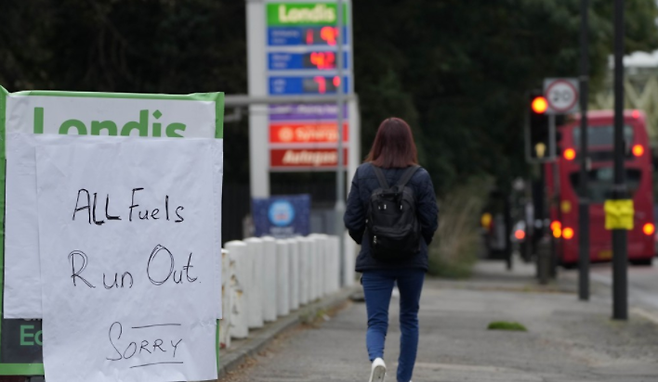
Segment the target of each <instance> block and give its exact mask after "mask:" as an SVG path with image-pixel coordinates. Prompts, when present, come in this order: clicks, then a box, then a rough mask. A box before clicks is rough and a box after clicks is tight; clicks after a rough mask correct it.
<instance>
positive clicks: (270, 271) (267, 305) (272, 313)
mask: <svg viewBox="0 0 658 382" xmlns="http://www.w3.org/2000/svg"><path fill="white" fill-rule="evenodd" d="M261 239H262V240H263V284H262V286H263V289H261V296H263V300H262V301H263V320H264V321H266V322H271V321H276V314H277V309H276V301H277V296H276V291H277V272H276V270H277V268H276V239H275V238H273V237H270V236H265V237H263V238H261Z"/></svg>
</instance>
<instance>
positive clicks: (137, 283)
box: [0, 88, 224, 382]
mask: <svg viewBox="0 0 658 382" xmlns="http://www.w3.org/2000/svg"><path fill="white" fill-rule="evenodd" d="M223 109H224V105H223V94H222V93H208V94H192V95H180V96H179V95H148V94H144V95H142V94H115V93H79V92H46V91H32V92H19V93H13V94H8V93H7V92H6V91H5V90H4V89H2V88H0V137H1V138H2V146H0V158H1V159H2V160H3V161H4V162H5V165H4V166H0V184H1V185H2V187H3V189H4V190H5V192H4V193H2V194H0V208H2V209H3V213H2V214H1V215H0V219H4V220H5V221H3V222H2V223H3V224H2V226H3V227H4V232H3V234H4V235H3V237H4V245H3V246H2V248H0V264H4V267H3V269H2V272H0V302H1V303H2V304H1V309H0V311H1V312H2V318H3V321H2V326H1V329H0V375H39V374H43V373H44V371H45V373H46V376H47V378H48V380H49V381H55V382H56V381H67V382H70V381H77V380H80V381H83V380H84V381H85V382H88V381H103V380H113V379H112V378H116V377H117V376H119V377H120V379H121V380H124V381H132V380H134V381H140V380H146V379H149V378H150V379H153V378H154V377H155V378H156V379H159V380H202V379H211V378H210V377H212V378H214V376H213V375H216V367H217V365H216V362H217V360H216V358H215V351H214V349H215V345H216V344H215V341H216V334H217V333H216V328H215V325H214V322H215V321H216V320H217V319H219V318H221V280H220V277H221V237H220V234H219V233H220V232H221V188H222V186H221V185H222V173H223V170H222V169H223V162H222V160H223V159H222V145H223V139H222V138H223V128H222V121H223ZM5 169H6V172H5ZM5 198H6V203H5V200H4V199H5ZM163 254H167V255H166V256H165V255H163ZM170 268H171V271H170ZM83 272H84V274H83ZM158 296H160V297H158ZM201 296H205V297H201ZM186 301H187V302H186ZM181 303H182V304H184V305H187V304H188V303H189V306H187V307H183V306H181V305H180V304H181ZM134 304H136V305H135V306H134V307H131V305H134ZM150 305H152V306H150ZM203 305H205V306H206V307H205V308H199V307H200V306H203ZM195 310H196V313H195V314H193V315H191V316H194V317H196V318H192V319H190V318H188V316H190V315H181V314H179V313H177V312H180V311H183V312H184V311H187V312H194V311H195ZM41 318H43V328H44V330H43V332H42V331H41V327H40V326H41V325H40V324H41V321H39V320H30V321H26V319H41ZM71 322H77V325H76V326H72V325H71V324H70V323H71ZM165 324H166V325H165ZM153 325H155V326H153ZM153 327H156V328H157V329H152V328H153ZM143 328H151V329H149V330H146V329H143ZM117 333H122V334H117ZM108 336H109V339H108ZM131 337H134V338H131ZM142 337H144V338H143V339H142ZM165 338H167V339H169V342H168V344H169V345H168V346H169V348H170V349H168V350H165V349H164V347H165V345H163V343H164V342H163V341H164V340H163V339H165ZM102 339H105V340H104V341H103V340H102ZM140 341H141V342H140ZM144 341H146V342H144ZM133 343H134V344H135V346H136V344H138V343H139V344H140V345H141V346H142V347H141V348H139V349H136V350H135V351H134V352H133V351H132V349H133V345H132V344H133ZM145 343H148V344H145ZM42 345H43V354H44V358H43V362H44V364H45V370H44V366H43V365H42V364H40V363H39V361H40V359H39V357H38V355H40V353H41V346H42ZM149 346H150V348H149ZM144 349H150V352H146V351H145V350H144ZM78 353H79V354H78ZM172 355H173V357H172ZM170 358H171V359H170ZM108 360H109V361H110V362H108ZM49 365H50V366H49Z"/></svg>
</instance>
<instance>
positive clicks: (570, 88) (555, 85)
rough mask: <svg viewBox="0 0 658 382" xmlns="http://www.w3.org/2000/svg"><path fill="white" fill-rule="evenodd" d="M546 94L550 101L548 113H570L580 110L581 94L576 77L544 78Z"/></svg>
mask: <svg viewBox="0 0 658 382" xmlns="http://www.w3.org/2000/svg"><path fill="white" fill-rule="evenodd" d="M544 95H545V96H546V100H547V101H548V109H547V110H546V113H547V114H568V113H574V112H576V111H578V98H579V95H580V91H579V87H578V80H577V79H575V78H546V79H544Z"/></svg>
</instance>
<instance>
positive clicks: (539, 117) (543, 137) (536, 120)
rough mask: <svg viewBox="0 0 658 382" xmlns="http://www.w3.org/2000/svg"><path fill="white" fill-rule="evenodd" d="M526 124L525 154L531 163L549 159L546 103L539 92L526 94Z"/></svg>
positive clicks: (549, 148) (549, 146)
mask: <svg viewBox="0 0 658 382" xmlns="http://www.w3.org/2000/svg"><path fill="white" fill-rule="evenodd" d="M526 107H527V115H528V119H527V124H526V146H527V147H526V153H528V157H529V158H528V159H529V160H530V161H531V162H543V161H547V160H550V159H551V146H552V143H551V139H550V131H549V120H548V119H549V116H548V114H546V109H547V108H548V101H547V100H546V98H545V97H544V95H543V94H542V91H541V90H533V91H530V92H528V97H527V106H526Z"/></svg>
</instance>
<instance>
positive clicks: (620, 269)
mask: <svg viewBox="0 0 658 382" xmlns="http://www.w3.org/2000/svg"><path fill="white" fill-rule="evenodd" d="M623 58H624V0H615V80H614V91H615V168H614V171H615V172H614V184H613V186H612V187H613V189H612V198H613V199H614V200H615V201H619V200H623V199H627V198H628V190H627V188H626V180H625V179H624V178H625V174H624V87H623V81H624V62H623ZM627 242H628V236H627V232H626V230H625V229H623V228H619V227H617V228H615V229H613V230H612V250H613V255H612V262H613V277H612V287H613V318H614V319H616V320H627V319H628V301H627V297H628V296H627V293H628V291H627V287H628V285H627V284H628V280H627V272H628V264H627V261H628V253H627Z"/></svg>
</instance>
